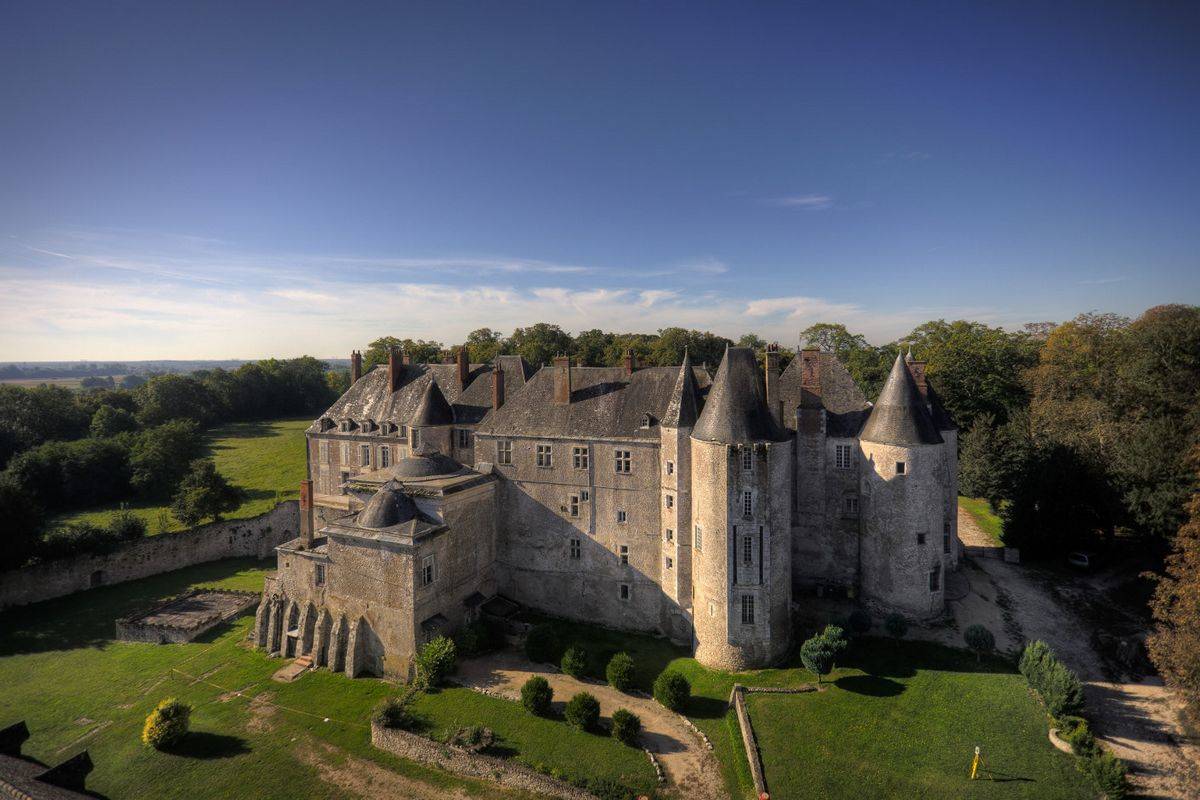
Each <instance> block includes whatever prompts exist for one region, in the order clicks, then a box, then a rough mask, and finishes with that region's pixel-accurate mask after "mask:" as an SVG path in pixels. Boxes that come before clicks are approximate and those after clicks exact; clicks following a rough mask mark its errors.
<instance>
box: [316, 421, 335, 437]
mask: <svg viewBox="0 0 1200 800" xmlns="http://www.w3.org/2000/svg"><path fill="white" fill-rule="evenodd" d="M317 427H318V428H320V429H321V432H322V433H324V432H325V431H327V430H329V429H330V428H332V427H333V420H331V419H330V418H329V417H321V419H320V421H318V423H317Z"/></svg>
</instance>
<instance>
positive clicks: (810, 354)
mask: <svg viewBox="0 0 1200 800" xmlns="http://www.w3.org/2000/svg"><path fill="white" fill-rule="evenodd" d="M800 405H801V407H803V408H821V351H820V350H817V349H815V348H805V349H804V350H801V351H800Z"/></svg>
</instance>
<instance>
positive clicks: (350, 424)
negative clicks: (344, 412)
mask: <svg viewBox="0 0 1200 800" xmlns="http://www.w3.org/2000/svg"><path fill="white" fill-rule="evenodd" d="M338 430H340V431H341V432H342V433H349V432H350V431H352V430H354V421H353V420H349V419H344V420H342V422H341V424H340V425H338Z"/></svg>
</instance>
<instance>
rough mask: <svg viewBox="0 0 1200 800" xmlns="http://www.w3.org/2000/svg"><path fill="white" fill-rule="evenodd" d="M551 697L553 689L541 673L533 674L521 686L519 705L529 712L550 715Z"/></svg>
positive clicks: (544, 715) (543, 715)
mask: <svg viewBox="0 0 1200 800" xmlns="http://www.w3.org/2000/svg"><path fill="white" fill-rule="evenodd" d="M553 699H554V690H553V689H551V688H550V684H549V683H548V682H547V681H546V679H545V678H543V677H542V676H541V675H534V676H533V677H532V678H530V679H529V680H527V681H525V684H524V685H523V686H522V687H521V705H523V706H525V710H526V711H528V712H529V713H531V714H536V715H537V716H539V717H548V716H550V702H551V701H552V700H553Z"/></svg>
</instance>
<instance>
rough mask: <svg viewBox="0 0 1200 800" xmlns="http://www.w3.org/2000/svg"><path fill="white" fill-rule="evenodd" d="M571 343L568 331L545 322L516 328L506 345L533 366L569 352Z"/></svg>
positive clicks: (548, 361)
mask: <svg viewBox="0 0 1200 800" xmlns="http://www.w3.org/2000/svg"><path fill="white" fill-rule="evenodd" d="M572 344H573V342H572V341H571V335H570V334H569V333H567V332H565V331H564V330H563V329H562V328H560V327H558V326H557V325H551V324H549V323H547V322H539V323H537V324H536V325H530V326H529V327H528V328H517V329H516V330H515V331H513V333H512V336H510V337H509V339H508V346H509V347H510V348H511V349H512V350H514V351H515V352H516V353H517V354H518V355H520V356H522V357H523V358H524V359H525V360H526V361H528V362H529V363H530V364H532V365H533V366H534V368H537V367H540V366H542V365H543V364H548V363H550V361H551V359H553V358H554V357H555V356H557V355H566V354H568V353H570V352H571V345H572Z"/></svg>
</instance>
